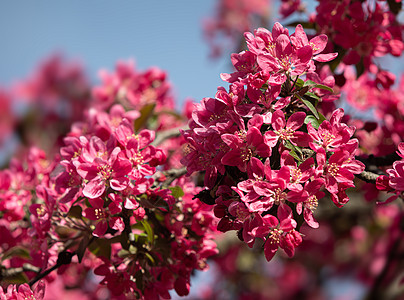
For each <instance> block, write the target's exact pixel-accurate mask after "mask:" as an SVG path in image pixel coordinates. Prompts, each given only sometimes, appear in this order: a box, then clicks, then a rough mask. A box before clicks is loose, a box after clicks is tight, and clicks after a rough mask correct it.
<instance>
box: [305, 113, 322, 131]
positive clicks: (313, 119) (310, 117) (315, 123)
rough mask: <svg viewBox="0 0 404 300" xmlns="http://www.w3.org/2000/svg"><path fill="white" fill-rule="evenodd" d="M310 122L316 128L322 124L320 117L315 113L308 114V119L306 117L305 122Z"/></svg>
mask: <svg viewBox="0 0 404 300" xmlns="http://www.w3.org/2000/svg"><path fill="white" fill-rule="evenodd" d="M308 123H311V125H312V126H313V127H314V128H315V129H318V127H319V126H320V123H319V121H318V119H317V118H316V117H315V116H313V115H307V116H306V119H304V124H308Z"/></svg>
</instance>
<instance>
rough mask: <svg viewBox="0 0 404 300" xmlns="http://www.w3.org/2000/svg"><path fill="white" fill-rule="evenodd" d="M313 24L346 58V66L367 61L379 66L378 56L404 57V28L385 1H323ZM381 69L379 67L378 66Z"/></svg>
mask: <svg viewBox="0 0 404 300" xmlns="http://www.w3.org/2000/svg"><path fill="white" fill-rule="evenodd" d="M313 23H314V24H315V26H316V27H317V28H318V32H321V33H325V34H327V35H328V36H329V37H330V39H332V40H333V42H334V43H335V45H336V46H337V47H342V49H343V50H341V51H339V52H340V53H341V54H343V55H344V59H343V62H344V63H345V64H348V65H351V64H358V63H360V62H361V60H362V62H363V65H364V67H365V70H369V69H370V68H372V66H373V67H376V66H375V65H374V58H375V57H382V56H385V55H387V54H391V55H393V56H400V55H401V53H402V51H403V50H404V44H403V37H402V25H401V24H399V22H398V21H397V20H396V16H395V15H394V13H392V12H391V11H390V10H389V7H388V5H387V3H386V2H382V1H350V0H344V1H335V0H327V1H319V4H318V6H317V7H316V15H315V17H314V19H313ZM376 68H377V67H376Z"/></svg>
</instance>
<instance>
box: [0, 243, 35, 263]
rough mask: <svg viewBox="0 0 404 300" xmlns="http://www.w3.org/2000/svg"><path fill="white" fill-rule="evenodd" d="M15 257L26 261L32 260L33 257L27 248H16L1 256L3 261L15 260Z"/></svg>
mask: <svg viewBox="0 0 404 300" xmlns="http://www.w3.org/2000/svg"><path fill="white" fill-rule="evenodd" d="M13 257H19V258H24V259H31V255H29V251H28V249H26V248H23V247H20V246H16V247H13V248H11V249H9V250H8V251H6V252H5V253H4V254H3V255H2V256H1V261H3V260H6V259H9V258H13Z"/></svg>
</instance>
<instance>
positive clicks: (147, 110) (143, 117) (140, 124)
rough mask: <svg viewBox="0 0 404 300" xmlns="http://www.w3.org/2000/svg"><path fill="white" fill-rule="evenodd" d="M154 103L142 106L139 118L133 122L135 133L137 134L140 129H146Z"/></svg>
mask: <svg viewBox="0 0 404 300" xmlns="http://www.w3.org/2000/svg"><path fill="white" fill-rule="evenodd" d="M155 106H156V104H155V103H151V104H148V105H145V106H143V108H142V109H141V110H140V117H139V118H137V119H136V120H135V132H138V131H139V130H140V129H142V128H144V127H146V125H147V121H148V120H149V118H150V117H151V116H152V115H153V111H154V107H155Z"/></svg>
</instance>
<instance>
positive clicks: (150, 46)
mask: <svg viewBox="0 0 404 300" xmlns="http://www.w3.org/2000/svg"><path fill="white" fill-rule="evenodd" d="M214 5H215V1H214V0H205V1H189V0H175V1H157V0H149V1H129V0H122V1H94V0H88V1H87V0H86V1H82V0H81V1H79V0H69V1H50V0H48V1H44V0H38V1H21V0H15V1H3V2H2V3H1V4H0V39H1V45H2V46H1V50H0V54H1V55H0V85H1V86H3V87H4V86H8V85H10V84H11V83H12V82H14V81H15V80H16V79H19V78H24V77H26V76H27V75H28V74H29V73H30V72H31V70H33V68H34V67H35V66H36V65H37V64H38V62H39V61H40V60H41V59H43V58H44V57H46V56H47V55H49V54H51V53H55V52H56V51H58V52H61V53H64V54H65V56H66V57H67V58H68V59H72V58H78V59H80V60H81V61H82V62H83V63H84V65H85V67H86V69H87V70H88V75H89V76H90V78H91V79H92V81H93V82H98V81H97V80H98V79H97V72H98V70H99V69H100V68H107V69H110V70H112V69H113V68H114V66H115V63H116V61H117V60H119V59H124V60H127V59H130V58H133V59H134V60H135V62H136V65H137V67H138V68H139V69H142V70H144V69H146V68H148V67H150V66H158V67H160V68H162V69H164V70H167V71H168V75H169V78H170V81H171V82H172V83H173V85H174V87H175V95H177V100H178V101H182V100H183V99H184V98H185V97H192V98H194V99H195V100H196V101H200V100H201V99H202V98H203V97H207V96H214V94H215V91H216V87H217V86H219V85H224V83H223V82H222V81H221V80H220V77H219V74H220V73H221V72H227V71H229V68H230V60H229V58H228V56H227V57H225V58H224V59H221V60H219V61H212V60H210V59H209V58H208V53H209V49H208V46H207V45H206V43H205V42H204V40H203V37H202V29H201V22H202V19H203V17H206V16H209V15H211V14H212V12H213V9H214Z"/></svg>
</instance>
